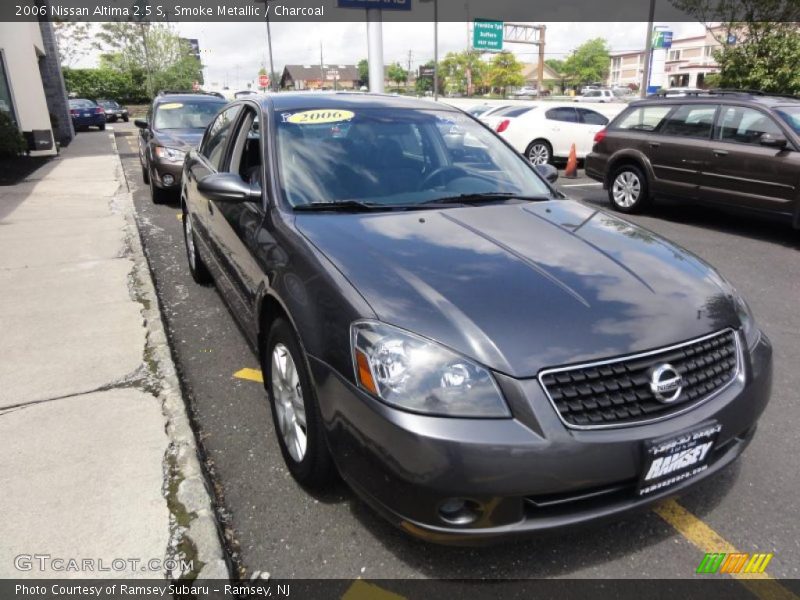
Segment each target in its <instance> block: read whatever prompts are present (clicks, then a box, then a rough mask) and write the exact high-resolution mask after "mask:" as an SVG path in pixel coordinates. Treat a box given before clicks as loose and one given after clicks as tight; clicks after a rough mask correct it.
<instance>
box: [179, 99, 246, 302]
mask: <svg viewBox="0 0 800 600" xmlns="http://www.w3.org/2000/svg"><path fill="white" fill-rule="evenodd" d="M241 109H242V106H241V104H234V105H232V106H230V107H228V108H226V109H224V110H223V111H222V112H220V113H219V114H218V115H217V116H216V117H215V118H214V120H213V121H212V122H211V124H210V125H209V126H208V129H207V130H206V133H205V135H204V137H203V142H202V144H201V145H200V150H199V151H198V152H197V153H196V157H197V160H195V161H193V162H192V163H191V165H190V167H189V169H190V172H189V179H190V181H189V182H188V183H187V185H188V186H189V187H190V189H189V190H188V194H189V195H190V197H192V198H193V204H192V211H191V215H192V217H193V220H192V227H193V229H194V230H195V232H197V233H198V235H199V237H200V242H201V244H203V246H204V248H205V249H207V251H208V258H210V259H211V260H210V262H209V263H208V265H207V266H208V268H209V269H210V270H211V272H212V275H213V276H214V280H215V281H216V283H217V287H218V288H219V289H220V291H221V292H222V294H223V296H225V298H226V300H228V301H229V303H237V304H241V300H240V298H239V296H238V293H237V292H236V290H235V288H234V286H233V281H232V280H231V269H230V266H229V265H227V264H226V263H227V259H226V257H225V254H224V250H223V247H222V245H221V241H220V236H221V233H220V229H222V230H223V231H224V228H222V227H221V221H222V220H224V219H221V217H220V216H219V215H217V214H216V213H217V211H218V209H217V206H216V204H215V203H213V202H212V201H211V199H210V198H209V197H208V196H206V195H204V194H203V193H202V192H201V191H200V190H199V189H198V186H197V182H198V181H202V180H203V179H204V178H205V177H208V176H209V175H211V174H213V173H217V172H220V171H221V170H224V169H226V168H227V164H228V162H227V160H228V155H229V150H230V146H231V144H230V140H231V132H232V130H233V128H234V125H235V124H236V122H237V120H236V118H237V116H238V115H239V112H240V111H241ZM237 308H241V307H240V306H237ZM234 312H235V311H234Z"/></svg>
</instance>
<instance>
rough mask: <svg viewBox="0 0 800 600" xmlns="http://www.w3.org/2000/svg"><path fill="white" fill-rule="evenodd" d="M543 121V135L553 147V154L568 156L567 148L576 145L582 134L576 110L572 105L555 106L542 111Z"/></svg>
mask: <svg viewBox="0 0 800 600" xmlns="http://www.w3.org/2000/svg"><path fill="white" fill-rule="evenodd" d="M544 122H545V126H546V128H547V132H546V133H545V135H542V136H539V135H534V136H533V137H544V138H546V139H547V140H548V141H549V142H550V145H551V146H552V147H553V156H560V157H565V156H569V150H570V147H571V146H572V144H573V143H574V144H575V145H576V147H577V144H578V140H579V139H580V137H581V135H582V131H581V129H582V126H581V124H580V121H579V118H578V111H577V110H576V109H575V108H574V107H572V106H557V107H555V108H551V109H550V110H548V111H546V112H545V113H544Z"/></svg>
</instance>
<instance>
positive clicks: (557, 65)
mask: <svg viewBox="0 0 800 600" xmlns="http://www.w3.org/2000/svg"><path fill="white" fill-rule="evenodd" d="M544 64H546V65H547V66H548V67H550V68H551V69H553V71H555V72H556V73H561V72H563V70H564V61H563V60H561V59H559V58H548V59H547V60H546V61H544Z"/></svg>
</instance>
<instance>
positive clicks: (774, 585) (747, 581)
mask: <svg viewBox="0 0 800 600" xmlns="http://www.w3.org/2000/svg"><path fill="white" fill-rule="evenodd" d="M653 511H654V512H655V513H656V514H657V515H658V516H659V517H661V518H662V519H664V520H665V521H666V522H667V523H669V524H670V525H671V526H672V527H674V528H675V529H676V530H677V531H678V533H680V534H681V535H682V536H683V537H684V538H686V539H687V540H688V541H689V542H691V543H692V544H693V545H694V546H696V547H697V548H699V549H700V550H701V551H702V552H705V553H713V552H724V553H725V554H740V552H739V550H737V549H736V547H735V546H734V545H733V544H731V543H730V542H729V541H727V540H726V539H725V538H723V537H722V536H721V535H720V534H718V533H717V532H716V531H714V530H713V529H711V527H709V526H708V525H707V524H706V523H704V522H703V521H701V520H700V519H698V518H697V517H696V516H694V515H693V514H692V513H690V512H689V511H688V510H686V509H685V508H684V507H683V506H681V505H680V504H678V503H677V502H676V501H675V500H667V501H666V502H664V503H662V504H659V505H658V506H656V507H655V508H654V509H653ZM731 576H732V577H734V578H735V579H738V580H740V582H741V583H742V585H744V586H745V587H746V588H747V589H748V590H749V591H750V592H751V593H752V594H754V595H755V596H757V597H758V598H760V599H761V600H798V598H797V596H795V595H794V594H793V593H792V592H791V591H789V590H788V589H786V588H785V587H783V586H782V585H781V584H779V583H778V581H777V580H775V579H774V578H773V577H772V576H770V575H768V574H767V573H731ZM754 580H755V581H754Z"/></svg>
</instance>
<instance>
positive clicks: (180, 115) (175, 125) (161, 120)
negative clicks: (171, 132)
mask: <svg viewBox="0 0 800 600" xmlns="http://www.w3.org/2000/svg"><path fill="white" fill-rule="evenodd" d="M225 104H226V103H225V102H224V101H222V100H220V101H219V102H216V101H209V100H203V101H200V102H198V101H196V100H194V101H193V100H182V101H180V102H165V103H164V104H159V105H158V106H157V107H156V114H155V117H154V118H153V127H154V128H155V129H205V128H206V125H208V124H209V123H210V122H211V119H212V118H213V117H214V115H216V114H217V111H219V109H220V108H222V107H223V106H225Z"/></svg>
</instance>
